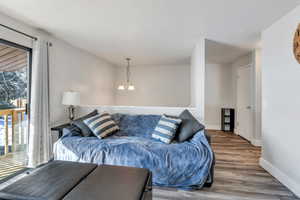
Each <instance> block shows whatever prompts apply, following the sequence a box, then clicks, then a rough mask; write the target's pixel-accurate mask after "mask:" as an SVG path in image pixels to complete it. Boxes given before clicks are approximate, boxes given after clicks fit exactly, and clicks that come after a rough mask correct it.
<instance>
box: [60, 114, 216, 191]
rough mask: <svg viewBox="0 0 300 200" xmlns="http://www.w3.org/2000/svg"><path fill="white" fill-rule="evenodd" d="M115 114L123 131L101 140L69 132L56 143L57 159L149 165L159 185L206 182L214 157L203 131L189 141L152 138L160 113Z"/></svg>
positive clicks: (187, 186) (192, 186) (189, 186)
mask: <svg viewBox="0 0 300 200" xmlns="http://www.w3.org/2000/svg"><path fill="white" fill-rule="evenodd" d="M114 117H115V120H116V121H117V122H118V123H119V126H120V128H121V131H120V132H118V133H116V134H115V135H113V136H110V137H108V138H106V139H102V140H100V139H98V138H96V137H81V136H74V134H68V135H66V136H64V137H63V138H61V139H59V140H58V141H57V142H56V143H55V146H54V156H55V159H56V160H67V161H77V162H87V163H96V164H108V165H119V166H131V167H139V168H147V169H149V170H151V172H152V175H153V185H157V186H167V187H176V188H182V189H199V188H201V187H202V186H203V185H204V183H205V182H206V180H207V178H208V176H209V172H210V168H211V165H212V160H213V152H212V150H211V147H210V145H209V144H208V141H207V140H206V137H205V135H204V131H200V132H198V133H197V134H195V135H194V137H193V138H192V139H191V140H190V141H186V142H183V143H172V144H165V143H162V142H160V141H156V140H154V139H152V138H151V133H152V130H153V129H154V127H155V125H156V123H157V121H158V120H159V116H155V115H148V116H140V115H139V116H133V117H132V119H130V117H131V116H129V115H128V116H127V115H122V116H114ZM122 117H123V119H122ZM145 118H147V120H145ZM132 120H133V121H134V122H132ZM128 123H133V124H132V126H130V125H128ZM134 123H136V125H138V126H136V125H135V124H134ZM75 135H76V134H75Z"/></svg>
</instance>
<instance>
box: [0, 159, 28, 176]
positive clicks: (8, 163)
mask: <svg viewBox="0 0 300 200" xmlns="http://www.w3.org/2000/svg"><path fill="white" fill-rule="evenodd" d="M21 159H22V161H24V159H23V158H21ZM21 159H20V158H17V159H16V155H14V156H13V155H12V154H9V155H7V156H2V157H0V181H1V180H2V179H4V178H6V177H8V176H10V175H12V174H14V173H16V172H18V171H20V170H22V169H24V168H25V166H24V165H23V163H22V162H21V161H20V160H21Z"/></svg>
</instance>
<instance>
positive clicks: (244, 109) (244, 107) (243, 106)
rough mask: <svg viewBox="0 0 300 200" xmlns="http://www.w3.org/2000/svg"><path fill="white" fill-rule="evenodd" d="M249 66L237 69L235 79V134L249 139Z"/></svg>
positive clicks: (250, 121) (250, 131) (250, 126)
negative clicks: (236, 78) (236, 77)
mask: <svg viewBox="0 0 300 200" xmlns="http://www.w3.org/2000/svg"><path fill="white" fill-rule="evenodd" d="M251 68H252V67H251V66H247V67H241V68H239V69H238V80H237V134H238V135H240V136H242V137H243V138H245V139H247V140H249V141H251V139H252V108H251V80H252V79H251Z"/></svg>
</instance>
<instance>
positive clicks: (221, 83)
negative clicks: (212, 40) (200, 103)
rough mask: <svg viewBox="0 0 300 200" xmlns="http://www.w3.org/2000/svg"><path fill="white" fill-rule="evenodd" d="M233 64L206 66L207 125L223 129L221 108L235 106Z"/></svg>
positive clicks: (209, 127)
mask: <svg viewBox="0 0 300 200" xmlns="http://www.w3.org/2000/svg"><path fill="white" fill-rule="evenodd" d="M232 79H233V75H232V68H231V65H225V64H212V63H207V64H206V66H205V126H206V128H208V129H215V130H219V129H221V108H224V107H225V108H233V107H234V106H235V105H234V102H235V101H234V91H233V86H232Z"/></svg>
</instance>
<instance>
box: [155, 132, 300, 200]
mask: <svg viewBox="0 0 300 200" xmlns="http://www.w3.org/2000/svg"><path fill="white" fill-rule="evenodd" d="M209 133H210V135H211V136H212V147H213V150H214V152H215V155H216V166H215V181H214V184H213V186H212V187H211V188H204V189H203V190H199V191H182V190H174V189H165V188H159V187H156V188H154V189H153V199H154V200H171V199H174V200H183V199H186V200H196V199H197V200H217V199H218V200H250V199H260V200H298V198H296V197H295V196H294V194H293V193H292V192H290V191H289V190H288V189H287V188H286V187H285V186H283V185H282V184H281V183H280V182H279V181H277V180H276V179H275V178H274V177H272V176H271V175H270V174H269V173H268V172H266V171H265V170H264V169H263V168H261V167H260V166H259V164H258V161H259V157H260V154H261V148H259V147H254V146H252V145H251V144H250V143H249V142H247V141H246V140H244V139H242V138H241V137H239V136H237V135H233V134H230V133H224V132H222V131H209Z"/></svg>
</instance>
